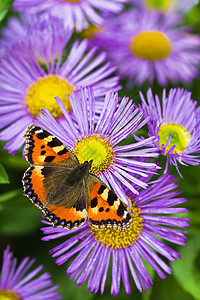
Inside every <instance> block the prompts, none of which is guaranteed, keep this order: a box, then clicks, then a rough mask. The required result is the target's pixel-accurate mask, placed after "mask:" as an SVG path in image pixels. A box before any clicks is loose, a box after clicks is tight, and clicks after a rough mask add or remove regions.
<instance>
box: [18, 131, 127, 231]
mask: <svg viewBox="0 0 200 300" xmlns="http://www.w3.org/2000/svg"><path fill="white" fill-rule="evenodd" d="M25 137H26V152H25V157H26V159H27V161H28V162H29V163H30V164H31V166H30V167H29V168H28V169H27V171H26V172H25V173H24V177H23V180H22V182H23V186H24V195H25V196H27V197H28V198H29V199H30V200H31V201H32V203H33V204H34V205H35V206H37V207H38V208H39V209H41V210H42V212H43V214H44V215H45V217H46V218H47V219H48V220H49V221H50V222H52V224H53V225H54V226H61V227H63V228H66V229H73V228H77V227H79V226H81V225H82V224H84V223H85V221H86V220H88V221H89V223H90V225H91V226H93V227H97V228H102V227H115V228H118V229H119V230H122V229H124V228H126V227H129V226H130V225H131V223H132V219H131V216H130V214H129V212H128V210H127V207H126V206H125V205H124V204H123V203H122V201H121V200H120V199H119V198H118V197H117V196H116V194H115V193H114V192H113V191H112V190H111V189H109V188H108V187H107V186H106V185H105V184H104V183H103V182H101V181H100V180H99V178H98V177H96V176H95V175H92V174H90V173H89V171H90V168H91V165H92V161H89V162H88V161H85V162H84V163H83V164H80V163H79V162H78V159H77V157H76V156H75V155H74V154H73V153H72V152H71V151H70V150H69V149H68V148H67V147H66V146H64V145H63V144H62V142H61V141H60V140H58V139H57V138H56V137H54V136H53V135H52V134H50V133H49V132H47V131H46V130H44V129H42V128H40V127H37V126H30V127H29V128H28V130H27V133H26V135H25Z"/></svg>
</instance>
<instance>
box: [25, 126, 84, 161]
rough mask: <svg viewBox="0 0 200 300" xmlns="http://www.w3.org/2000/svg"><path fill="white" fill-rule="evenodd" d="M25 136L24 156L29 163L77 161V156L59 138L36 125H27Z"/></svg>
mask: <svg viewBox="0 0 200 300" xmlns="http://www.w3.org/2000/svg"><path fill="white" fill-rule="evenodd" d="M25 138H26V150H25V158H26V160H27V161H28V162H29V163H30V164H31V165H42V166H44V165H50V164H53V163H57V164H58V163H62V162H64V163H65V164H74V163H78V160H77V157H76V156H75V155H74V154H73V153H72V152H71V151H70V150H69V149H68V148H67V147H66V146H65V145H63V143H62V142H61V141H60V140H59V139H57V138H56V137H55V136H53V135H52V134H51V133H49V132H48V131H46V130H44V129H42V128H40V127H38V126H29V127H28V130H27V132H26V134H25Z"/></svg>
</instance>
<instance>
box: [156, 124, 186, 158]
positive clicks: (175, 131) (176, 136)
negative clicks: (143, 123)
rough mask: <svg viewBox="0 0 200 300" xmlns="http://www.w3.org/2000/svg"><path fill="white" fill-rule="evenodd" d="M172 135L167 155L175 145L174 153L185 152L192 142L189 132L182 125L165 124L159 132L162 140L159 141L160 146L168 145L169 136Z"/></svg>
mask: <svg viewBox="0 0 200 300" xmlns="http://www.w3.org/2000/svg"><path fill="white" fill-rule="evenodd" d="M170 134H171V141H170V143H169V145H168V146H167V148H166V150H165V152H166V153H167V152H168V150H169V149H170V148H171V147H172V146H173V145H175V146H176V147H175V149H174V150H173V152H172V153H178V154H180V153H181V152H183V151H184V150H185V148H186V146H187V145H188V143H189V142H190V140H191V135H190V133H189V132H188V131H187V129H186V128H185V127H184V126H182V125H177V124H171V123H168V124H165V125H161V126H160V129H159V131H158V136H159V138H160V140H159V146H160V147H161V145H163V144H164V145H166V142H167V140H168V137H169V135H170Z"/></svg>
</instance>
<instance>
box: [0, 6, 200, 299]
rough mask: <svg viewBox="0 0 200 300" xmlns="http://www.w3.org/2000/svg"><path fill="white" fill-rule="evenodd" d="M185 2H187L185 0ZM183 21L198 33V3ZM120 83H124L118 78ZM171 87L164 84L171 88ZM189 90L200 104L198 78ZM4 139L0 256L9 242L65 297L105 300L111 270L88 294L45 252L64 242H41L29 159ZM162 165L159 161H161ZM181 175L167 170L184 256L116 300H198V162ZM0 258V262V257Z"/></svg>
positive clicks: (4, 16)
mask: <svg viewBox="0 0 200 300" xmlns="http://www.w3.org/2000/svg"><path fill="white" fill-rule="evenodd" d="M188 1H189V0H188ZM12 2H13V1H10V0H0V21H1V23H0V28H1V29H2V28H3V27H5V26H6V23H7V20H8V19H9V17H10V15H12V14H13V12H12V11H11V10H10V5H11V3H12ZM184 24H185V25H191V26H193V29H194V31H195V32H196V33H197V34H200V5H197V6H195V7H194V8H193V9H192V10H191V11H190V12H188V13H187V14H186V16H185V19H184ZM122 84H123V82H122ZM148 87H149V86H147V85H145V86H143V87H142V88H140V90H142V92H143V93H146V91H147V89H148ZM170 87H171V86H168V87H166V88H167V90H169V88H170ZM184 87H185V88H186V89H188V90H190V91H192V98H193V99H194V100H197V101H198V105H200V78H197V79H196V80H195V81H194V82H193V83H192V84H191V85H190V86H184ZM152 89H153V92H154V93H157V94H158V95H160V94H161V93H162V88H161V87H160V86H159V85H158V84H157V83H156V82H155V83H154V84H153V86H152ZM124 95H126V96H129V97H130V98H133V99H134V100H135V102H136V103H138V101H139V96H138V89H137V88H136V87H134V88H133V90H132V91H126V90H125V89H124V90H122V91H120V96H124ZM4 144H5V143H3V142H0V184H1V185H0V191H1V193H0V241H1V242H0V253H1V258H2V252H3V249H5V247H6V245H7V244H10V245H11V249H12V250H13V251H14V254H15V256H16V257H18V261H20V260H22V259H23V258H24V257H25V256H31V257H36V258H37V263H36V264H35V266H36V265H39V264H43V265H44V269H45V270H46V271H48V272H50V273H51V275H52V278H53V281H54V283H55V284H59V286H60V288H59V290H60V292H61V294H62V296H63V299H70V300H79V299H80V300H81V299H84V300H90V299H94V300H100V299H101V300H103V299H104V300H107V299H110V298H111V297H112V296H111V295H110V285H111V279H112V278H111V272H110V276H109V278H108V280H107V281H106V289H105V293H104V294H103V296H101V295H100V293H99V292H98V293H97V294H92V293H90V292H89V291H87V284H84V285H82V286H80V287H77V286H76V283H75V282H73V281H71V280H69V279H68V276H67V275H66V274H65V272H66V269H67V266H68V265H69V263H70V261H69V262H68V263H66V264H64V265H63V266H60V267H59V266H57V265H56V264H55V263H54V259H53V258H51V257H50V255H49V254H48V251H49V250H50V249H52V248H53V247H54V246H56V245H58V243H59V244H60V243H61V242H62V241H63V240H61V239H60V240H55V241H50V242H43V241H41V237H42V232H41V231H40V227H41V217H40V216H41V212H40V211H39V210H38V209H37V208H36V207H34V206H33V205H32V203H31V202H30V201H29V200H28V199H27V198H26V197H24V196H23V195H22V183H21V178H22V176H23V173H24V171H25V170H26V169H27V168H28V163H27V162H26V161H25V160H24V159H23V156H22V150H21V151H19V152H18V153H17V154H16V155H14V156H11V155H9V154H8V152H7V151H5V150H3V146H4ZM161 163H162V162H161ZM180 170H181V173H182V175H183V177H184V179H181V178H180V177H179V176H178V174H177V172H176V170H174V169H172V170H170V171H171V173H173V174H174V175H175V176H177V181H178V183H179V189H180V190H182V191H183V193H182V196H183V197H186V198H187V199H188V201H187V203H185V207H187V208H188V210H189V213H188V214H186V217H189V218H190V219H191V222H190V227H189V230H188V241H187V245H186V246H185V247H181V246H174V245H172V247H173V248H175V249H176V250H177V251H178V252H179V253H180V254H181V256H182V259H177V260H176V262H175V263H170V266H171V268H172V273H173V274H172V275H166V279H165V280H162V279H160V278H159V277H158V276H157V275H156V274H155V273H154V271H153V270H152V269H149V268H148V266H147V268H148V270H149V273H150V274H151V277H152V279H153V281H154V286H153V287H152V288H150V289H149V290H148V291H147V292H145V293H140V292H138V290H137V289H136V287H135V285H134V282H133V280H132V279H131V276H129V277H130V282H131V289H132V292H131V295H130V296H129V295H126V293H125V291H124V288H123V286H122V288H121V290H120V293H119V295H118V296H115V299H116V300H122V299H129V298H130V299H133V298H134V299H135V300H155V299H159V300H168V299H170V300H177V299H182V300H194V299H195V300H200V166H198V167H192V166H189V167H181V168H180ZM1 258H0V260H1Z"/></svg>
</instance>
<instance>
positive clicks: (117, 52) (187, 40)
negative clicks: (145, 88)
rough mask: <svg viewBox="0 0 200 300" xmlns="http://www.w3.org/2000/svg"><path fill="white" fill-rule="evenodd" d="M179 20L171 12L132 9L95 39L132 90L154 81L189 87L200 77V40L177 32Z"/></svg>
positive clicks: (113, 21)
mask: <svg viewBox="0 0 200 300" xmlns="http://www.w3.org/2000/svg"><path fill="white" fill-rule="evenodd" d="M179 19H180V18H179V15H177V14H175V13H171V12H169V13H167V14H165V15H162V14H161V13H160V12H156V11H147V10H138V9H132V10H130V11H128V12H126V13H124V14H122V15H121V16H119V17H116V18H113V19H111V20H109V22H106V23H105V30H104V31H102V33H101V32H100V33H98V35H97V37H96V39H97V40H98V44H99V45H100V44H101V45H103V47H104V48H105V49H107V51H108V55H109V56H110V59H112V61H113V62H114V63H115V64H116V65H117V66H118V71H119V74H120V75H121V76H122V77H125V78H128V87H129V88H132V85H133V83H136V84H138V85H142V84H143V83H144V82H145V81H148V82H150V83H152V82H153V80H154V79H156V80H157V81H158V82H159V84H161V85H166V84H167V83H168V81H171V82H172V83H173V84H175V83H177V82H178V81H182V82H184V83H188V82H191V81H192V80H193V78H195V77H197V75H198V66H199V63H200V51H199V50H200V38H199V36H197V35H193V34H191V33H189V32H188V31H189V29H188V28H187V31H186V28H184V27H183V28H180V27H179V28H178V27H177V26H179V25H180V24H179ZM116 28H118V30H116Z"/></svg>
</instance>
